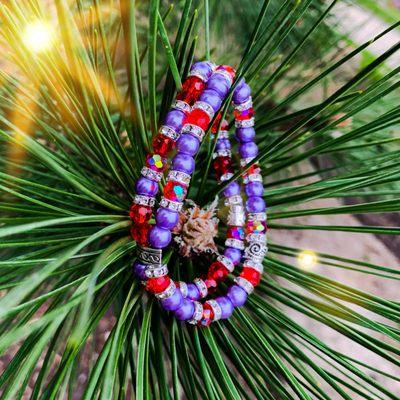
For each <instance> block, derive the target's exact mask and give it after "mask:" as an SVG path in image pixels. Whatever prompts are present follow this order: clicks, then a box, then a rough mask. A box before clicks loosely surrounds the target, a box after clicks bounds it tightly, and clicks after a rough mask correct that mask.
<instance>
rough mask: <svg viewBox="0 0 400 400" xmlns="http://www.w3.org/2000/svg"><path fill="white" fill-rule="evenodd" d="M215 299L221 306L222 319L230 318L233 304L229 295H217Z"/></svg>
mask: <svg viewBox="0 0 400 400" xmlns="http://www.w3.org/2000/svg"><path fill="white" fill-rule="evenodd" d="M215 301H216V302H217V303H218V304H219V306H220V307H221V319H227V318H229V317H230V316H231V315H232V313H233V304H232V302H231V300H230V299H229V297H227V296H221V297H217V298H216V299H215Z"/></svg>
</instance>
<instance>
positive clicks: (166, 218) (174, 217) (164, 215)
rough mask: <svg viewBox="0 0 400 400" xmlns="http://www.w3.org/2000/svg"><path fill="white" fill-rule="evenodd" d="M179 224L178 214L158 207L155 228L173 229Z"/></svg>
mask: <svg viewBox="0 0 400 400" xmlns="http://www.w3.org/2000/svg"><path fill="white" fill-rule="evenodd" d="M178 222H179V213H178V212H176V211H172V210H169V209H167V208H163V207H160V208H159V209H158V210H157V214H156V223H157V226H158V227H160V228H164V229H173V228H175V226H176V225H177V224H178Z"/></svg>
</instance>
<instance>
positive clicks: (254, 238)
mask: <svg viewBox="0 0 400 400" xmlns="http://www.w3.org/2000/svg"><path fill="white" fill-rule="evenodd" d="M246 240H247V241H248V242H252V243H258V244H261V245H265V244H266V243H267V235H263V234H260V233H250V235H247V237H246Z"/></svg>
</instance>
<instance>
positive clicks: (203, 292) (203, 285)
mask: <svg viewBox="0 0 400 400" xmlns="http://www.w3.org/2000/svg"><path fill="white" fill-rule="evenodd" d="M193 283H194V284H195V285H196V287H197V289H199V292H200V298H201V299H202V298H204V297H206V296H207V294H208V288H207V285H206V283H205V282H204V281H203V279H200V278H196V279H195V280H194V281H193Z"/></svg>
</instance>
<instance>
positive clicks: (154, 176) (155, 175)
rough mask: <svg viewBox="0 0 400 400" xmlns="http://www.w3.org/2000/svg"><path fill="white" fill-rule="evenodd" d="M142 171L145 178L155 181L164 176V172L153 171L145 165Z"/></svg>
mask: <svg viewBox="0 0 400 400" xmlns="http://www.w3.org/2000/svg"><path fill="white" fill-rule="evenodd" d="M141 173H142V175H143V176H144V177H145V178H147V179H150V180H152V181H155V182H160V181H161V179H162V176H163V174H162V172H158V171H153V170H152V169H151V168H149V167H143V168H142V171H141Z"/></svg>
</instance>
